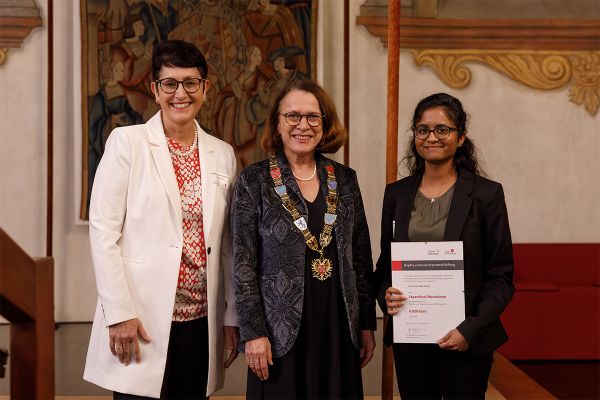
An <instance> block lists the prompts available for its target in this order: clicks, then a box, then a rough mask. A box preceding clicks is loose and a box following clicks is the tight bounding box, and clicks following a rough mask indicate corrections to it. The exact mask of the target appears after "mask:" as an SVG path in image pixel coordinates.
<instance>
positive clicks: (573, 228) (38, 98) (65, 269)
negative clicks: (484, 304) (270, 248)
mask: <svg viewBox="0 0 600 400" xmlns="http://www.w3.org/2000/svg"><path fill="white" fill-rule="evenodd" d="M361 3H362V0H351V2H350V4H351V17H350V18H351V25H350V40H351V48H350V82H351V87H350V123H351V130H350V137H351V142H350V166H351V167H353V168H354V169H356V170H357V172H358V176H359V182H360V185H361V190H362V193H363V198H364V201H365V205H366V208H367V217H368V219H369V225H370V230H371V236H372V242H373V249H374V257H375V258H376V257H377V256H378V240H379V232H378V230H379V222H380V221H379V219H380V208H381V199H382V194H383V189H384V186H385V130H386V121H385V120H386V115H385V113H386V100H385V99H386V77H387V52H386V51H385V49H383V47H382V45H381V43H380V41H379V40H378V39H376V38H374V37H372V36H371V35H370V34H368V33H367V31H366V29H365V28H364V27H361V26H356V25H355V24H354V21H355V17H356V15H357V13H358V12H359V6H360V5H361ZM38 4H39V5H40V7H41V8H42V16H44V18H45V11H44V10H45V8H46V1H45V0H39V1H38ZM341 4H342V3H341V2H338V1H333V0H329V1H328V0H323V1H321V2H320V12H319V28H320V34H319V35H320V42H319V45H318V48H319V54H318V71H319V77H320V81H321V83H322V84H323V85H324V86H325V87H326V89H327V90H328V91H329V92H330V93H331V94H332V97H333V98H334V100H335V101H336V103H337V105H338V108H339V111H340V117H341V116H342V115H341V114H342V109H341V108H342V105H343V75H342V72H343V36H342V33H343V25H342V22H343V21H342V15H343V14H342V13H343V9H342V6H341ZM54 12H55V24H54V29H55V39H54V49H55V55H54V58H55V63H54V69H55V79H54V135H55V144H54V149H55V150H54V158H55V160H54V168H55V171H54V185H55V189H54V196H55V197H54V202H55V207H54V256H55V258H56V277H55V285H56V319H57V320H58V321H81V320H89V319H91V316H92V312H93V308H94V304H95V296H96V295H95V283H94V278H93V273H92V267H91V262H90V256H89V245H88V236H87V226H85V225H81V224H78V223H77V219H76V215H77V208H78V204H79V199H78V197H77V196H78V193H79V186H78V180H79V176H78V175H77V174H76V172H75V165H76V164H77V163H78V160H76V159H75V158H74V155H75V154H77V152H78V151H79V148H80V147H79V146H80V144H78V142H77V141H76V137H77V136H78V132H79V129H78V128H77V129H76V128H75V127H77V126H79V122H76V121H75V117H76V116H77V115H79V112H80V102H79V99H76V98H74V95H73V94H74V93H75V92H76V91H77V85H78V83H76V82H75V81H74V79H73V76H75V71H77V70H78V67H77V68H76V67H74V66H73V65H74V62H75V61H76V60H77V57H76V56H74V52H76V50H74V46H73V38H74V37H77V35H78V32H77V27H78V22H77V21H78V15H77V14H76V13H75V12H74V11H73V10H72V9H70V8H68V7H62V6H61V7H54ZM46 38H47V34H46V29H45V27H43V28H37V29H35V30H34V31H33V32H32V34H31V35H30V36H29V37H28V38H27V40H26V42H25V44H24V46H23V48H22V49H18V50H10V51H9V53H8V60H7V62H6V64H5V65H3V66H0V93H1V94H2V96H1V97H0V116H1V119H2V124H0V139H1V142H0V143H1V144H0V227H2V228H3V229H5V230H6V231H7V232H8V233H9V234H10V235H11V236H12V237H14V238H15V239H16V240H17V241H18V242H19V243H20V244H21V245H22V246H23V248H24V249H25V250H26V251H27V252H29V253H30V254H32V255H43V254H44V250H45V204H46V203H45V184H46V167H45V165H46V153H45V151H46V150H45V149H46V125H45V124H46V117H45V115H46V102H45V99H46V67H45V65H46V60H47V56H46ZM400 68H401V77H400V98H401V100H400V110H399V111H400V134H401V135H402V138H407V133H406V130H407V128H408V127H409V125H410V116H411V112H412V109H413V108H414V105H415V104H416V103H417V101H418V100H419V99H420V98H422V97H423V96H426V95H428V94H430V93H433V92H437V91H446V92H449V93H451V94H454V95H456V96H458V97H459V98H460V99H461V100H462V101H463V103H464V105H465V107H466V109H467V111H468V112H469V113H470V114H471V116H472V118H471V129H470V135H471V137H472V138H474V139H475V140H476V141H477V143H478V144H479V146H480V148H481V150H482V156H483V158H484V160H485V163H486V164H485V165H486V169H487V171H488V173H489V175H490V177H492V178H493V179H496V180H499V181H500V182H502V183H503V185H504V187H505V192H506V198H507V203H508V208H509V213H510V222H511V226H512V231H513V237H514V241H515V242H600V206H599V204H600V183H599V182H600V179H599V178H598V173H599V172H600V161H599V159H600V157H599V156H598V155H599V153H600V141H599V140H598V139H599V135H600V129H599V128H598V127H599V126H600V117H599V116H598V115H597V116H596V117H591V116H590V115H589V114H587V112H585V111H584V109H583V108H582V107H578V106H575V105H574V104H572V103H569V102H568V93H567V91H568V89H566V88H565V89H561V90H555V91H550V92H542V91H535V90H530V89H528V88H526V87H524V86H522V85H520V84H518V83H516V82H514V81H511V80H510V79H508V78H506V77H504V76H501V75H499V74H498V73H496V72H494V71H492V70H490V69H488V68H487V67H485V66H482V65H473V66H472V67H471V69H472V72H473V80H472V83H471V85H470V86H469V87H468V88H466V89H464V90H460V91H456V90H451V89H450V88H448V87H446V86H445V85H444V84H443V83H442V82H441V81H440V80H439V79H438V78H437V77H436V76H435V74H434V73H433V72H431V70H429V69H420V68H417V67H415V65H414V62H413V61H412V57H411V55H410V53H409V52H402V54H401V67H400ZM401 143H402V146H403V144H404V142H403V141H401ZM336 158H337V159H341V156H340V155H337V156H336Z"/></svg>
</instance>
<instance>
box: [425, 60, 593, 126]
mask: <svg viewBox="0 0 600 400" xmlns="http://www.w3.org/2000/svg"><path fill="white" fill-rule="evenodd" d="M413 56H414V60H415V63H416V65H417V66H419V67H429V68H431V69H432V70H433V71H434V72H435V73H436V75H437V76H438V77H439V78H440V79H441V80H442V81H444V83H446V84H447V85H448V86H450V87H452V88H455V89H462V88H465V87H467V86H468V85H469V83H470V82H471V70H470V69H469V68H468V66H467V65H466V64H468V63H471V62H476V63H482V64H485V65H487V66H489V67H491V68H492V69H494V70H496V71H498V72H500V73H502V74H504V75H506V76H508V77H510V78H511V79H513V80H515V81H517V82H520V83H522V84H524V85H526V86H529V87H531V88H534V89H539V90H554V89H559V88H562V87H564V86H567V85H569V84H570V85H571V87H570V89H569V99H570V101H571V102H573V103H575V104H577V105H581V106H583V107H585V109H586V110H587V112H588V113H589V114H590V115H592V116H594V115H596V114H597V113H598V109H599V108H600V51H595V52H592V51H530V50H505V51H498V50H446V49H428V50H413Z"/></svg>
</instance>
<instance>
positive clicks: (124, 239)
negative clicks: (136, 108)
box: [84, 40, 238, 399]
mask: <svg viewBox="0 0 600 400" xmlns="http://www.w3.org/2000/svg"><path fill="white" fill-rule="evenodd" d="M152 75H153V81H154V82H153V83H152V91H153V93H154V95H155V100H156V102H157V104H159V105H160V108H161V110H160V111H159V112H158V113H157V114H156V115H154V116H153V117H152V118H151V119H150V120H149V121H148V122H147V123H146V124H143V125H134V126H129V127H121V128H117V129H115V130H114V131H113V132H112V133H111V134H110V136H109V138H108V141H107V143H106V149H105V152H104V155H103V157H102V160H101V162H100V165H99V167H98V170H97V172H96V176H95V180H94V186H93V189H92V196H91V202H90V218H89V220H90V221H89V222H90V243H91V251H92V259H93V264H94V270H95V274H96V282H97V286H98V294H99V299H98V306H97V309H96V315H95V317H94V324H93V328H92V335H91V339H90V345H89V349H88V355H87V361H86V367H85V372H84V379H86V380H88V381H90V382H93V383H95V384H97V385H99V386H102V387H104V388H106V389H109V390H112V391H113V393H114V394H113V397H114V398H115V399H130V398H140V396H142V398H144V397H146V398H159V397H160V398H169V399H172V398H195V399H198V398H206V397H207V396H208V395H210V394H211V393H212V392H214V391H215V390H217V389H219V388H220V387H222V386H223V380H224V367H228V366H229V365H230V364H231V362H232V361H233V360H234V359H235V357H236V356H237V352H236V350H235V349H236V346H237V342H238V332H237V328H235V327H236V326H237V316H236V313H235V307H234V305H233V291H232V290H231V286H230V274H231V246H230V236H229V222H228V214H229V212H228V209H229V201H230V192H231V185H232V181H233V178H234V176H235V168H236V159H235V155H234V153H233V149H232V148H231V146H230V145H228V144H227V143H225V142H223V141H221V140H219V139H217V138H215V137H213V136H211V135H209V134H207V133H205V132H204V131H203V130H202V129H201V128H200V126H199V125H198V123H197V122H196V121H195V119H194V117H195V116H196V114H197V113H198V111H199V110H200V108H201V107H202V104H203V102H204V101H205V100H206V97H205V96H206V92H207V91H208V88H209V85H210V82H209V81H208V80H206V76H207V64H206V60H205V59H204V57H203V55H202V54H201V53H200V51H198V49H197V48H196V47H195V46H193V45H192V44H189V43H186V42H183V41H178V40H171V41H167V42H164V43H162V44H160V45H158V46H157V47H156V48H155V50H154V53H153V56H152ZM226 350H229V351H230V353H229V356H228V358H227V360H224V358H225V357H226V356H227V355H226V354H225V353H226Z"/></svg>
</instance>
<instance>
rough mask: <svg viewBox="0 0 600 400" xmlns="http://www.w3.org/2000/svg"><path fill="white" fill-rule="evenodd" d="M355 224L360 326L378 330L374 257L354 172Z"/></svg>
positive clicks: (354, 257) (353, 251) (355, 269)
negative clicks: (373, 286)
mask: <svg viewBox="0 0 600 400" xmlns="http://www.w3.org/2000/svg"><path fill="white" fill-rule="evenodd" d="M353 175H354V176H353V182H352V188H353V193H354V226H353V231H352V259H353V263H354V265H353V267H354V272H355V273H356V288H357V290H358V302H359V307H360V318H359V327H360V329H362V330H372V331H374V330H376V329H377V322H376V319H375V300H374V298H373V295H372V293H373V289H372V285H373V257H372V254H371V239H370V237H369V226H368V224H367V216H366V214H365V208H364V205H363V201H362V196H361V193H360V187H359V186H358V179H357V177H356V174H353Z"/></svg>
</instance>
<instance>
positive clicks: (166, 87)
mask: <svg viewBox="0 0 600 400" xmlns="http://www.w3.org/2000/svg"><path fill="white" fill-rule="evenodd" d="M205 81H206V79H204V78H186V79H184V80H182V81H178V80H177V79H173V78H163V79H159V80H157V81H156V84H157V85H158V86H160V88H161V89H162V91H163V92H165V93H166V94H173V93H175V92H176V91H177V89H179V85H181V86H183V90H185V91H186V92H187V93H196V92H197V91H198V90H200V86H202V84H203V83H204V82H205Z"/></svg>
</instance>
